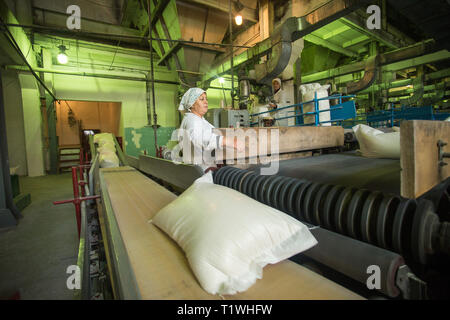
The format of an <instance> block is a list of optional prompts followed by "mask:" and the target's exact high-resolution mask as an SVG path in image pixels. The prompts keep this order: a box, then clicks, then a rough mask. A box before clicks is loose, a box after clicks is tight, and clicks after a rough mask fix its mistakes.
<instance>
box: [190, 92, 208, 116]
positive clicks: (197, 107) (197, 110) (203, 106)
mask: <svg viewBox="0 0 450 320" xmlns="http://www.w3.org/2000/svg"><path fill="white" fill-rule="evenodd" d="M207 111H208V99H207V98H206V93H202V95H201V96H200V97H198V99H197V101H195V103H194V104H193V105H192V107H191V112H192V113H194V114H196V115H198V116H200V117H203V116H204V115H205V114H206V112H207Z"/></svg>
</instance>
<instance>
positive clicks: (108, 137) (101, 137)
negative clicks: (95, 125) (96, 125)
mask: <svg viewBox="0 0 450 320" xmlns="http://www.w3.org/2000/svg"><path fill="white" fill-rule="evenodd" d="M106 142H112V143H114V140H113V137H112V134H111V133H107V132H105V133H97V134H96V135H94V143H97V144H98V145H99V146H100V145H102V144H104V143H106Z"/></svg>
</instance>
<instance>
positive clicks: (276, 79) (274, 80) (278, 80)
mask: <svg viewBox="0 0 450 320" xmlns="http://www.w3.org/2000/svg"><path fill="white" fill-rule="evenodd" d="M274 82H278V83H279V84H280V90H281V79H280V78H275V79H273V80H272V91H273V83H274Z"/></svg>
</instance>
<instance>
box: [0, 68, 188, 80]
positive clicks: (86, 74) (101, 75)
mask: <svg viewBox="0 0 450 320" xmlns="http://www.w3.org/2000/svg"><path fill="white" fill-rule="evenodd" d="M3 69H4V70H18V71H25V72H31V71H30V70H29V69H28V68H27V67H25V66H17V65H5V66H3ZM33 69H34V70H35V71H36V72H43V73H53V74H61V75H67V76H78V77H94V78H105V79H114V80H128V81H146V82H154V83H164V84H173V85H179V84H180V83H179V82H178V81H169V80H158V79H147V78H146V77H131V76H120V75H111V74H104V73H89V72H72V71H59V70H51V69H44V68H33ZM140 73H142V74H144V75H145V74H146V73H145V72H143V71H141V72H140Z"/></svg>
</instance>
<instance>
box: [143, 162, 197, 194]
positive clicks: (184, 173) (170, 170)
mask: <svg viewBox="0 0 450 320" xmlns="http://www.w3.org/2000/svg"><path fill="white" fill-rule="evenodd" d="M139 170H140V171H142V172H145V173H147V174H150V175H152V176H154V177H157V178H159V179H162V180H164V181H165V182H167V183H170V184H172V185H174V186H176V187H179V188H181V189H187V188H189V186H190V185H191V184H192V183H193V182H194V181H195V180H196V179H197V178H200V177H201V176H202V175H203V169H202V168H200V167H199V166H196V165H189V164H176V163H174V162H173V161H170V160H166V159H161V158H155V157H151V156H146V155H140V156H139Z"/></svg>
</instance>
